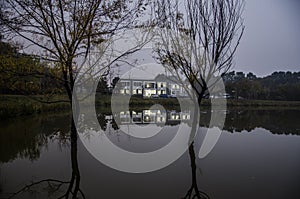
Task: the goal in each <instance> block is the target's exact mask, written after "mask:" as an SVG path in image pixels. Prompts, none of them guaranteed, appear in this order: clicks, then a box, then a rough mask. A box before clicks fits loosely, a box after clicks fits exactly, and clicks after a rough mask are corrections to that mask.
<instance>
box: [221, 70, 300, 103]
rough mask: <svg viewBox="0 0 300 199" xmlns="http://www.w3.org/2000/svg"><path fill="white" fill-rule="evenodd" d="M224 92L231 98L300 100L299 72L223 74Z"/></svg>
mask: <svg viewBox="0 0 300 199" xmlns="http://www.w3.org/2000/svg"><path fill="white" fill-rule="evenodd" d="M223 80H224V82H225V86H226V92H227V93H228V94H229V95H230V96H231V97H232V98H239V99H259V100H288V101H293V100H300V72H290V71H288V72H282V71H280V72H273V73H272V74H271V75H268V76H266V77H257V76H256V75H254V74H253V73H251V72H250V73H248V74H245V73H243V72H235V71H232V72H229V73H226V74H224V75H223Z"/></svg>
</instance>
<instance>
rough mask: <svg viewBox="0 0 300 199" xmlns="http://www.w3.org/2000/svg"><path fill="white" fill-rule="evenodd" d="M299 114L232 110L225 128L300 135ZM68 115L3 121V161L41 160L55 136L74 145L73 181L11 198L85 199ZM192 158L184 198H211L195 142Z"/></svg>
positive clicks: (32, 187) (51, 182)
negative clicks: (199, 170) (201, 181)
mask: <svg viewBox="0 0 300 199" xmlns="http://www.w3.org/2000/svg"><path fill="white" fill-rule="evenodd" d="M299 115H300V111H299V110H282V111H281V110H229V111H228V112H227V117H226V122H225V127H224V129H225V130H226V131H227V132H242V131H248V132H250V131H252V130H253V129H255V128H257V127H260V128H264V129H267V130H269V132H270V133H273V134H293V135H300V126H299V123H298V118H299ZM106 116H110V114H109V113H108V114H102V115H99V123H100V126H101V128H103V129H104V130H105V129H106V130H107V131H108V130H109V128H108V127H107V123H108V122H110V124H111V126H112V129H113V130H112V131H114V130H117V129H118V126H117V124H116V122H115V121H114V120H113V119H112V121H108V119H107V118H110V117H106ZM66 117H68V116H66V115H63V116H59V115H55V116H54V117H53V118H51V117H49V116H45V118H43V117H37V118H34V117H32V118H28V121H27V119H20V120H18V122H5V123H3V124H1V127H0V163H8V162H11V161H13V160H16V159H28V160H30V161H34V160H37V159H39V158H40V154H41V153H42V152H41V150H42V147H46V148H47V144H48V142H49V140H52V139H57V140H59V142H58V143H59V144H62V145H70V149H71V150H70V156H69V157H71V176H70V178H69V180H68V178H67V180H61V179H42V180H39V181H35V182H32V183H31V184H28V185H26V186H24V187H22V188H21V189H19V190H18V191H16V192H15V193H12V194H9V195H8V194H6V196H7V198H23V196H25V194H26V193H27V194H28V193H29V194H31V193H39V194H45V192H47V193H46V194H48V195H47V198H85V194H84V192H83V191H82V190H81V187H80V185H81V184H82V183H81V176H80V170H79V166H78V159H77V141H78V140H77V134H76V131H75V127H74V124H73V126H72V125H71V131H72V133H66V132H70V130H69V129H70V125H69V124H66V120H65V118H66ZM54 118H55V119H54ZM209 118H210V114H209V112H207V113H206V115H205V114H201V120H200V126H207V124H208V123H207V122H206V119H207V121H208V119H209ZM12 146H13V147H12ZM189 157H190V165H191V167H190V168H191V174H192V175H191V185H190V187H189V189H188V190H187V192H186V193H183V194H182V195H184V194H185V195H184V197H183V198H184V199H189V198H198V199H199V198H201V199H202V198H209V197H208V195H207V194H205V193H204V192H201V191H200V189H201V188H200V187H199V184H197V173H196V170H197V165H196V156H195V152H194V143H193V142H192V143H191V145H190V147H189ZM198 166H199V165H198ZM0 172H1V171H0ZM198 177H199V175H198ZM1 183H3V182H1ZM80 183H81V184H80ZM4 185H5V184H2V185H0V193H1V192H2V193H1V196H3V194H4V193H3V192H5V187H6V186H4ZM1 187H2V190H1ZM3 189H4V190H3ZM40 192H41V193H40ZM42 192H44V193H42ZM23 194H24V195H23ZM26 196H27V195H26ZM30 196H31V195H30ZM28 198H31V197H28Z"/></svg>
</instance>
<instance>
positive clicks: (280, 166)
mask: <svg viewBox="0 0 300 199" xmlns="http://www.w3.org/2000/svg"><path fill="white" fill-rule="evenodd" d="M209 114H210V113H209V111H207V112H202V113H201V120H200V129H199V131H198V134H197V136H196V138H195V141H194V145H193V147H190V149H189V150H187V151H186V152H185V153H184V154H183V155H182V156H181V157H180V158H179V159H177V160H176V161H174V162H173V163H172V164H170V165H169V166H167V167H165V168H163V169H160V170H157V171H153V172H149V173H139V174H138V173H137V174H133V173H125V172H121V171H117V170H114V169H112V168H110V167H108V166H106V165H104V164H102V163H100V162H99V161H98V160H97V159H95V158H94V157H93V156H92V155H91V154H90V153H89V152H88V150H87V149H86V147H85V146H84V145H83V142H82V141H81V140H80V139H78V142H77V145H76V151H75V152H76V155H77V158H76V159H72V158H71V156H72V155H74V153H72V152H74V151H72V150H71V148H72V147H74V145H72V143H71V142H70V122H69V120H70V119H69V114H67V113H66V114H48V115H44V116H40V115H35V116H30V117H19V118H15V119H11V120H6V121H2V122H0V124H1V125H0V198H8V197H10V196H12V195H13V194H14V193H15V195H14V197H13V198H58V197H60V196H63V195H64V194H65V192H66V190H67V189H68V186H69V181H71V180H72V171H73V172H74V168H73V169H72V161H74V160H76V163H77V164H78V169H79V170H78V172H79V173H80V182H78V186H79V187H80V192H82V193H81V194H79V195H80V197H81V198H83V196H85V198H109V199H114V198H131V199H134V198H146V199H147V198H149V199H150V198H156V199H160V198H163V199H169V198H170V199H180V198H192V197H193V196H194V195H195V193H194V191H195V189H193V188H195V187H197V189H199V195H198V196H200V198H211V199H224V198H231V199H240V198H243V199H250V198H251V199H253V198H256V199H266V198H268V199H277V198H278V199H282V198H289V199H298V198H300V189H299V187H300V170H299V168H300V123H299V121H300V120H299V118H300V110H229V111H227V112H226V113H224V114H226V121H225V127H224V130H223V131H222V134H221V136H220V138H219V140H218V142H217V144H216V145H215V147H214V148H213V149H212V151H211V152H210V153H209V154H208V156H206V157H205V158H203V159H199V158H198V157H197V154H198V151H199V148H200V146H201V143H202V141H203V138H204V136H205V133H206V131H207V126H208V120H209ZM98 116H99V118H98V119H99V123H100V126H101V128H102V129H104V132H105V134H106V135H107V137H108V138H109V139H110V140H111V141H112V142H113V143H115V144H116V145H118V146H119V147H122V148H123V149H125V150H127V151H134V152H139V153H144V152H148V151H153V150H157V149H159V148H161V147H163V146H164V145H165V144H166V143H168V142H169V141H170V140H171V139H172V138H173V137H174V136H175V135H174V134H176V131H177V128H178V123H176V122H172V123H167V125H166V126H165V127H163V129H162V131H161V132H160V133H159V134H157V135H155V136H153V137H151V138H149V139H140V138H134V137H131V136H130V135H128V134H125V133H123V132H122V130H121V129H118V127H116V124H115V123H114V122H113V121H112V120H111V118H112V117H111V116H110V115H109V114H107V115H105V114H101V113H100V114H99V115H98ZM122 118H123V119H124V118H125V119H124V120H123V122H124V125H128V126H130V125H131V124H130V121H129V123H127V124H126V116H122ZM147 119H149V121H150V119H151V118H147ZM136 121H139V118H136ZM149 121H148V122H149ZM149 123H150V122H149ZM139 125H143V124H139ZM152 125H156V124H152ZM99 136H100V138H101V135H100V134H99ZM102 136H103V135H102ZM87 139H91V138H87ZM193 153H195V154H196V158H195V159H194V160H193V158H191V157H192V155H193ZM71 154H72V155H71ZM72 157H73V156H72ZM125 161H126V160H125ZM36 182H40V183H37V184H32V183H36ZM30 184H31V185H32V186H30V187H27V188H26V187H25V186H26V185H30ZM74 186H75V185H74ZM24 187H25V189H24ZM18 191H20V192H18Z"/></svg>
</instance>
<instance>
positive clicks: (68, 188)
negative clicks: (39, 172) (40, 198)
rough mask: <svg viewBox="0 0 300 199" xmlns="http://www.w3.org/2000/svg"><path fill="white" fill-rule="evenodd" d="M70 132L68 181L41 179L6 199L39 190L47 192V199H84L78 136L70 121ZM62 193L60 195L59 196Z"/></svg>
mask: <svg viewBox="0 0 300 199" xmlns="http://www.w3.org/2000/svg"><path fill="white" fill-rule="evenodd" d="M71 121H72V122H71V128H70V129H71V132H70V142H71V154H70V155H71V165H72V169H71V171H72V174H71V179H70V181H62V180H58V179H43V180H40V181H36V182H32V183H31V184H28V185H25V186H24V187H22V188H21V189H20V190H18V191H17V192H15V193H12V194H10V195H9V196H8V197H7V198H8V199H10V198H15V197H17V196H19V195H21V194H24V193H25V192H29V193H31V194H33V193H41V192H40V191H39V190H47V194H48V195H47V198H58V199H61V198H66V199H68V198H72V199H75V198H80V197H81V198H86V197H85V194H84V192H83V191H82V190H81V188H80V171H79V167H78V159H77V141H78V136H77V132H76V127H75V124H74V122H73V119H72V120H71ZM61 193H62V194H61Z"/></svg>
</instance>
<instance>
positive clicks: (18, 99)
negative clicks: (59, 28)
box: [0, 95, 300, 120]
mask: <svg viewBox="0 0 300 199" xmlns="http://www.w3.org/2000/svg"><path fill="white" fill-rule="evenodd" d="M40 99H42V100H45V98H44V97H40ZM66 99H67V98H66V96H56V97H54V98H52V99H51V100H66ZM124 100H125V98H124V97H122V96H119V97H117V98H116V102H115V104H116V106H118V105H119V104H124ZM154 104H160V105H162V106H164V107H165V108H169V109H178V108H179V103H178V100H177V99H175V98H172V99H141V98H135V97H132V98H131V99H130V100H129V106H130V107H134V108H135V109H136V108H137V109H146V108H150V107H151V106H152V105H154ZM95 106H96V107H97V109H104V110H106V111H109V110H110V107H111V98H110V96H101V97H100V96H96V104H95ZM202 106H203V107H209V106H210V100H207V99H205V100H203V101H202ZM227 107H228V108H229V109H299V110H300V101H270V100H232V99H229V100H227ZM62 111H70V105H69V103H66V102H65V103H51V104H46V103H40V102H37V101H34V100H32V99H30V98H28V97H26V96H20V95H0V120H3V119H6V118H12V117H16V116H21V115H31V114H38V113H48V112H62Z"/></svg>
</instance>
